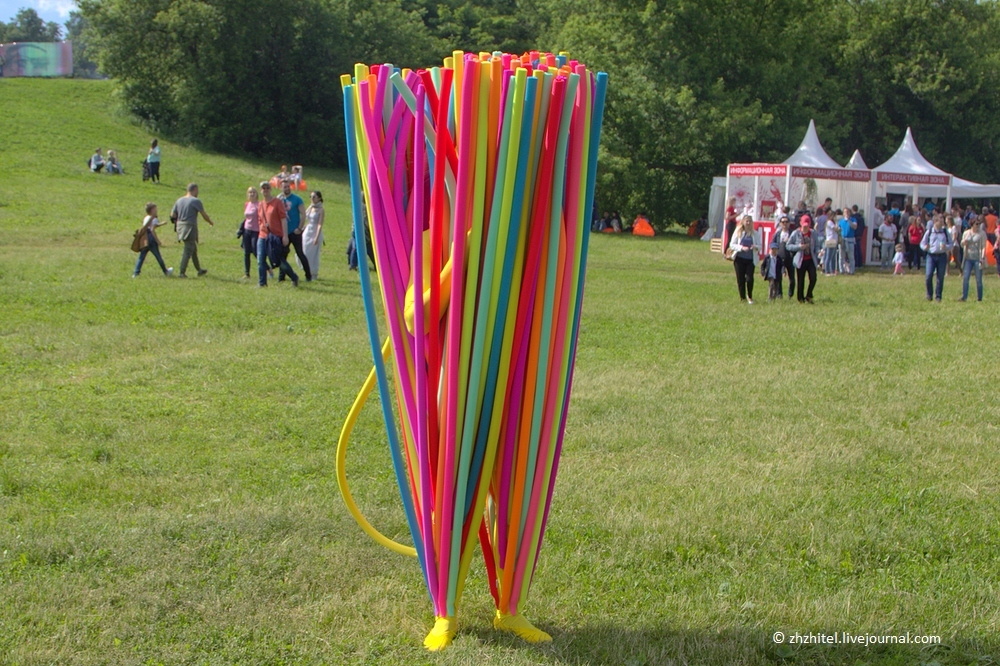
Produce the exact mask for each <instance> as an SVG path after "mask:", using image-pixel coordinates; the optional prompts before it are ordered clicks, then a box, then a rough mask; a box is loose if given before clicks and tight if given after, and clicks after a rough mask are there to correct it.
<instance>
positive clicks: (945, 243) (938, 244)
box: [918, 215, 951, 301]
mask: <svg viewBox="0 0 1000 666" xmlns="http://www.w3.org/2000/svg"><path fill="white" fill-rule="evenodd" d="M918 250H922V251H923V252H925V253H926V257H927V281H926V282H927V300H928V301H929V300H931V298H933V299H934V300H936V301H940V300H941V294H942V292H943V291H944V272H945V269H947V268H948V255H949V254H950V253H951V235H949V234H948V230H947V229H945V228H944V219H943V218H942V217H941V216H940V215H935V216H934V222H933V223H932V224H931V226H929V227H928V228H927V231H926V232H925V233H924V237H923V238H921V239H920V243H919V245H918ZM918 257H919V255H918ZM935 272H937V289H936V290H935V289H933V287H934V273H935Z"/></svg>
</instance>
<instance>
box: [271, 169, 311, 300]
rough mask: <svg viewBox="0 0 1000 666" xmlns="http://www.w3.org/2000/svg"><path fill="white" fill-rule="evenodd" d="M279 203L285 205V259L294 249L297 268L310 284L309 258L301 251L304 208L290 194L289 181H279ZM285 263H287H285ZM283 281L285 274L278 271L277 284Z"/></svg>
mask: <svg viewBox="0 0 1000 666" xmlns="http://www.w3.org/2000/svg"><path fill="white" fill-rule="evenodd" d="M280 199H281V201H282V202H283V203H284V204H285V223H286V224H287V225H288V229H286V231H287V232H288V243H286V244H285V259H288V254H289V252H290V251H291V249H292V248H293V247H294V248H295V256H297V257H298V258H299V266H301V267H302V272H304V273H305V274H306V282H312V278H313V275H312V270H311V269H312V267H311V266H310V265H309V258H308V257H306V254H305V252H303V251H302V229H303V227H302V220H303V218H304V217H305V216H306V208H305V205H304V204H303V202H302V197H300V196H299V195H297V194H295V193H294V192H292V182H291V181H290V180H289V179H287V178H286V179H284V180H283V181H281V197H280ZM286 263H287V262H286ZM284 279H285V273H284V272H282V271H278V282H281V281H282V280H284Z"/></svg>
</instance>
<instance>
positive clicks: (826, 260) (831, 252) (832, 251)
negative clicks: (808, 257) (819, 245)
mask: <svg viewBox="0 0 1000 666" xmlns="http://www.w3.org/2000/svg"><path fill="white" fill-rule="evenodd" d="M837 250H838V248H836V247H826V246H825V245H824V246H823V272H824V273H836V272H837V262H838V261H839V258H840V257H839V253H838V252H837Z"/></svg>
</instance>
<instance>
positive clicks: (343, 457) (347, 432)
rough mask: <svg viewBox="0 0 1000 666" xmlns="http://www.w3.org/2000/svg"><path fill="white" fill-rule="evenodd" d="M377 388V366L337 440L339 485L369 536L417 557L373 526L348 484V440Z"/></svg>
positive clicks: (385, 346) (386, 347)
mask: <svg viewBox="0 0 1000 666" xmlns="http://www.w3.org/2000/svg"><path fill="white" fill-rule="evenodd" d="M390 351H391V350H390V347H389V339H388V338H386V340H385V343H384V344H383V345H382V358H383V359H385V360H386V361H388V360H389V356H390ZM374 388H375V368H372V369H371V372H369V373H368V379H366V380H365V383H364V386H362V387H361V390H360V391H358V397H356V398H355V399H354V404H353V405H351V411H349V412H348V413H347V420H345V421H344V427H343V428H341V429H340V439H339V440H338V441H337V485H338V486H340V494H341V495H343V497H344V503H345V504H346V505H347V510H348V511H350V512H351V515H352V516H354V520H356V521H357V522H358V525H360V526H361V529H363V530H364V531H365V532H366V533H367V534H368V536H370V537H371V538H373V539H375V541H377V542H378V543H380V544H382V545H383V546H385V547H386V548H388V549H389V550H392V551H395V552H397V553H399V554H400V555H409V556H410V557H416V556H417V551H416V549H415V548H413V546H404V545H403V544H401V543H397V542H395V541H393V540H392V539H390V538H389V537H387V536H385V535H384V534H382V533H381V532H379V531H378V530H377V529H375V528H374V527H372V524H371V523H369V522H368V520H367V519H366V518H365V517H364V516H363V515H362V514H361V510H360V509H359V508H358V505H357V504H355V503H354V497H353V496H352V495H351V489H350V488H348V486H347V469H346V468H345V466H344V465H345V463H346V461H347V440H348V439H350V437H351V431H352V430H354V424H355V422H356V421H357V420H358V415H359V414H360V413H361V408H362V407H364V406H365V401H366V400H367V399H368V396H369V395H370V394H371V392H372V389H374Z"/></svg>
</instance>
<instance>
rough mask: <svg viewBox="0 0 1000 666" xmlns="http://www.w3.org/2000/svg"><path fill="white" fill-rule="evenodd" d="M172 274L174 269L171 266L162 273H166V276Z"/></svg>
mask: <svg viewBox="0 0 1000 666" xmlns="http://www.w3.org/2000/svg"><path fill="white" fill-rule="evenodd" d="M173 274H174V269H173V268H168V269H167V272H166V273H165V274H164V275H166V276H167V277H170V276H172V275H173Z"/></svg>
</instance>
